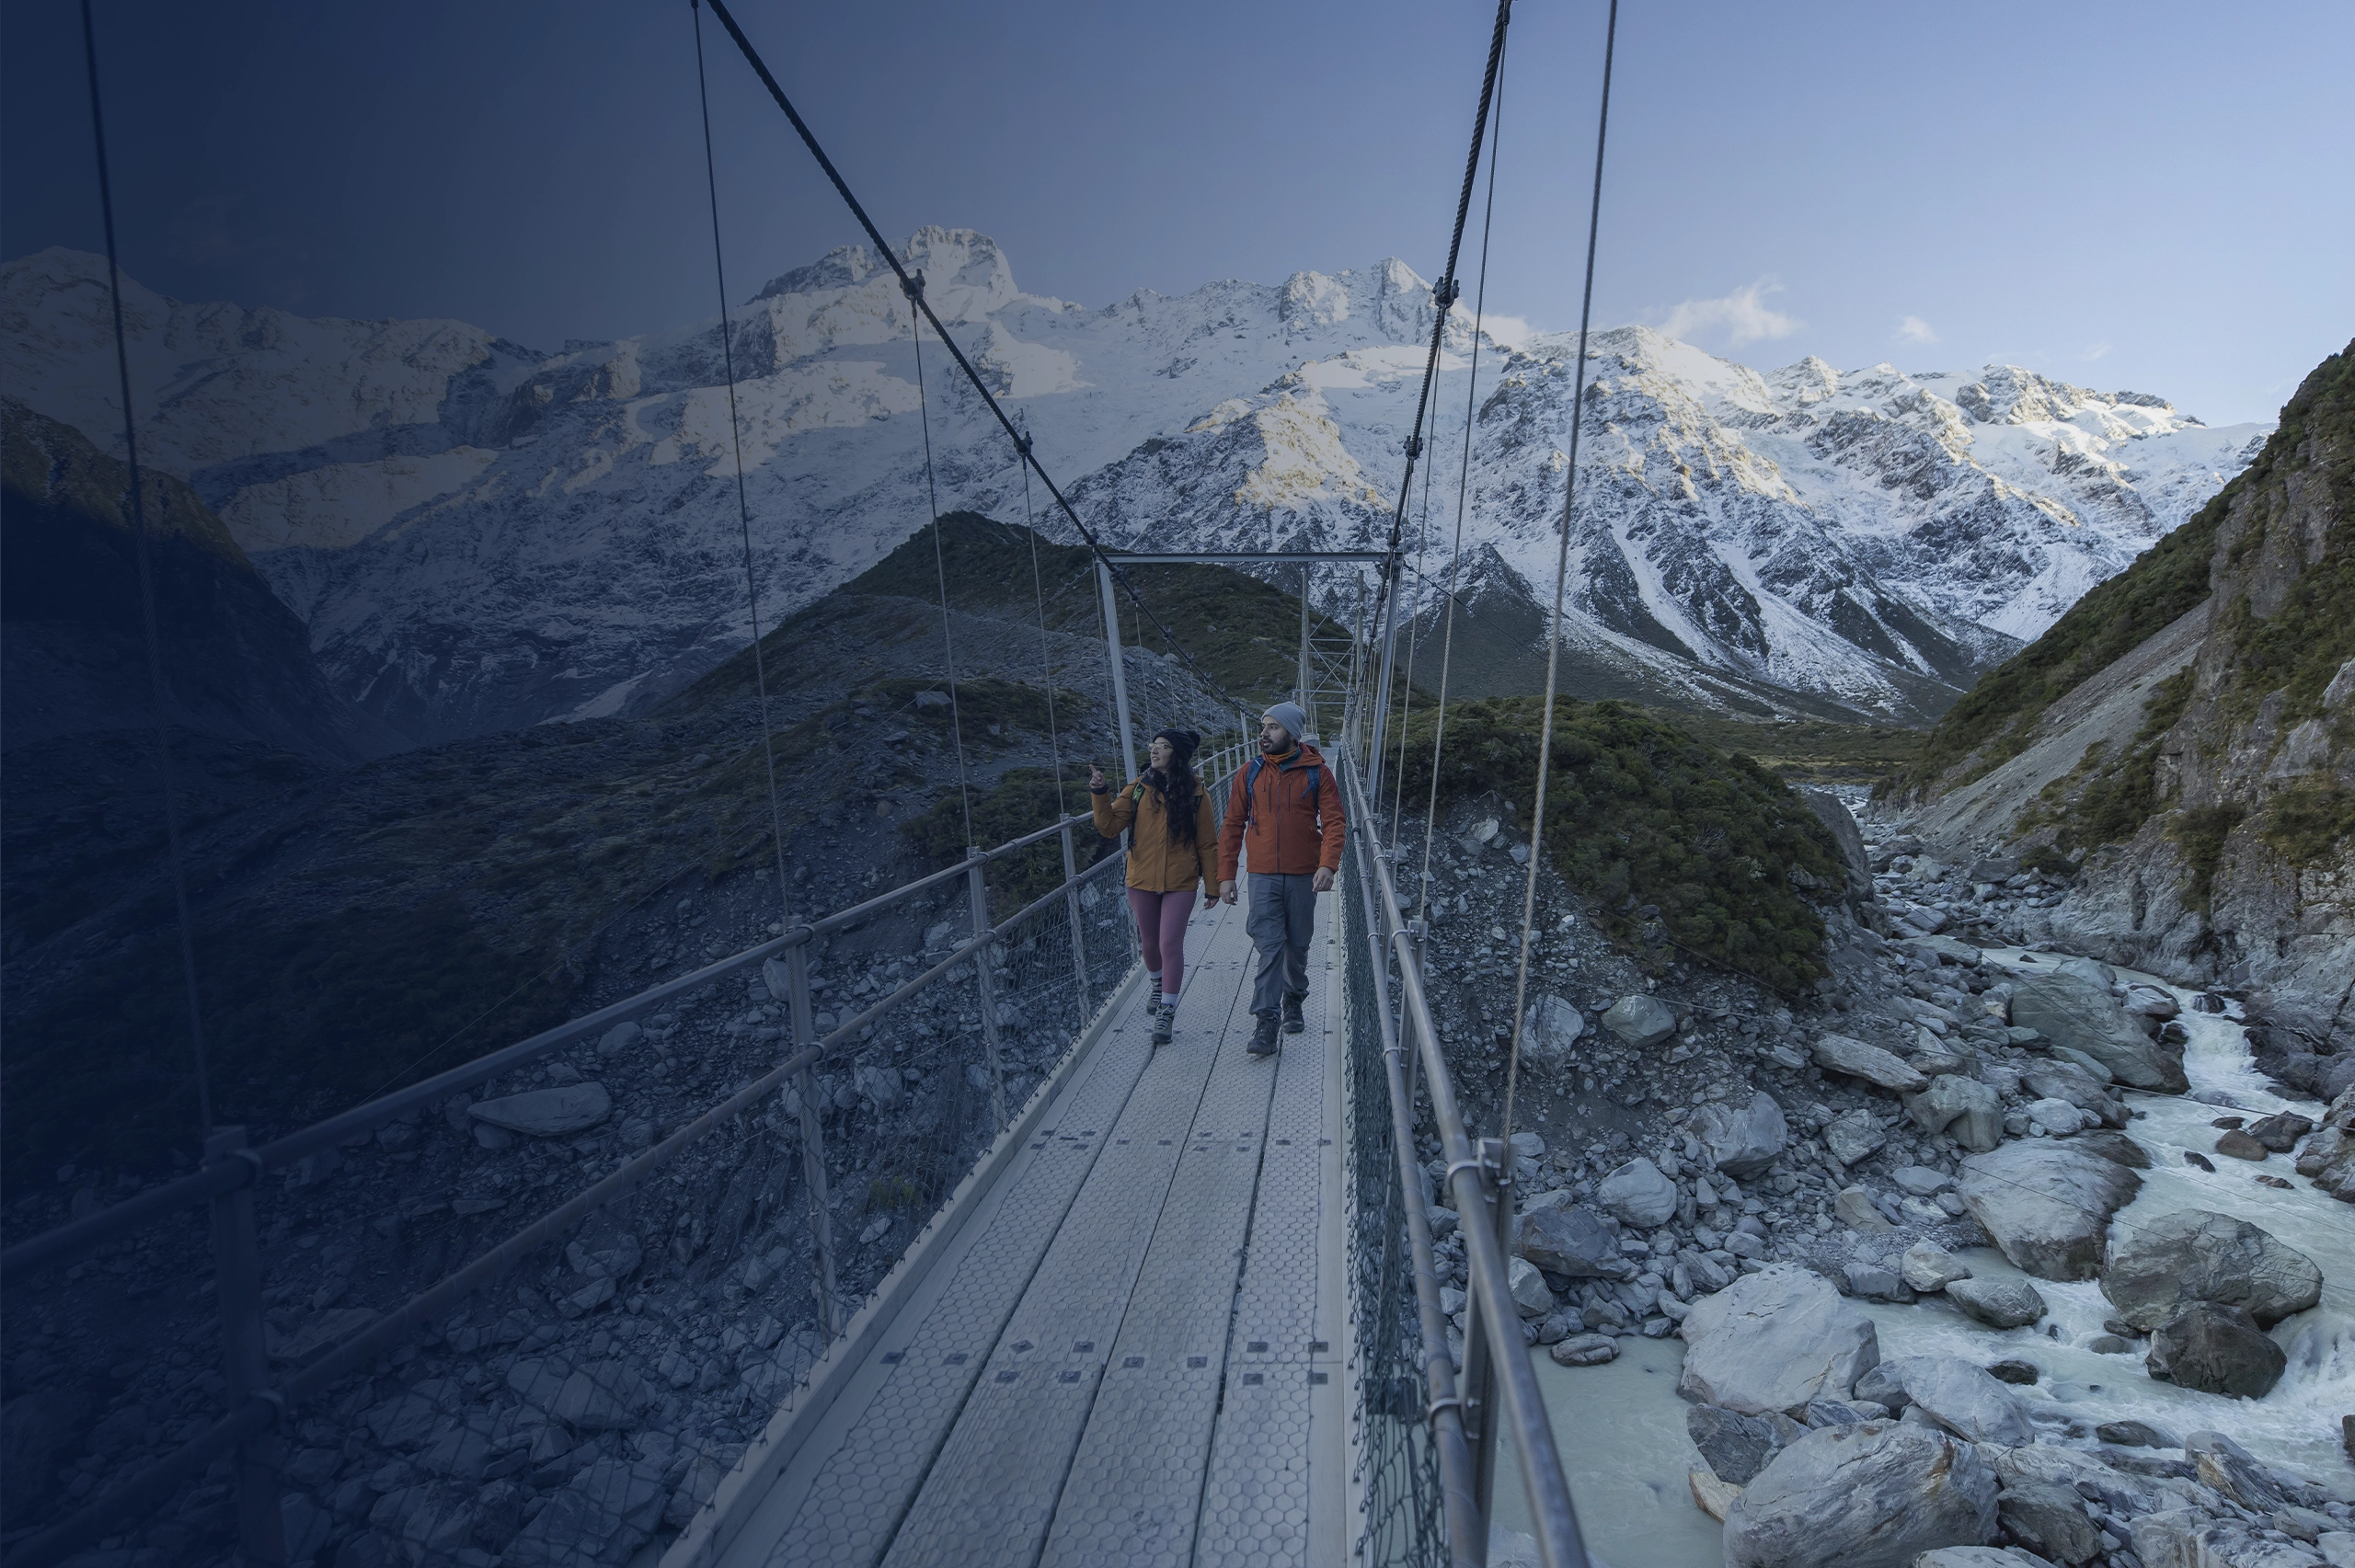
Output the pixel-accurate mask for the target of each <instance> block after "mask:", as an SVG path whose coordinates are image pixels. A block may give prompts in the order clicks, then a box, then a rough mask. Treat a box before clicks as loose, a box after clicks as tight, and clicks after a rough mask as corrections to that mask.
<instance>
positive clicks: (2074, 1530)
mask: <svg viewBox="0 0 2355 1568" xmlns="http://www.w3.org/2000/svg"><path fill="white" fill-rule="evenodd" d="M1995 1512H1996V1516H1997V1517H1999V1518H2001V1519H2002V1520H2003V1522H2004V1528H2005V1529H2006V1530H2008V1531H2010V1532H2011V1536H2012V1539H2014V1540H2016V1541H2017V1542H2019V1543H2020V1544H2021V1545H2022V1546H2025V1547H2027V1548H2028V1550H2029V1551H2033V1552H2037V1553H2039V1555H2041V1556H2044V1557H2048V1558H2051V1560H2052V1561H2054V1562H2067V1563H2070V1564H2073V1565H2074V1564H2075V1563H2079V1562H2092V1561H2093V1560H2094V1559H2095V1558H2097V1557H2098V1556H2100V1555H2101V1532H2100V1531H2099V1530H2097V1529H2096V1528H2094V1522H2093V1520H2092V1519H2090V1518H2088V1517H2087V1516H2085V1503H2084V1501H2083V1500H2082V1499H2080V1498H2079V1497H2078V1495H2077V1494H2076V1493H2075V1492H2074V1491H2073V1490H2072V1489H2070V1488H2069V1487H2066V1486H2062V1485H2058V1484H2056V1483H2054V1482H2049V1481H2030V1482H2021V1483H2019V1484H2018V1485H2016V1486H2006V1487H2005V1488H2004V1491H2003V1494H2002V1495H2001V1496H1999V1497H1998V1498H1996V1500H1995Z"/></svg>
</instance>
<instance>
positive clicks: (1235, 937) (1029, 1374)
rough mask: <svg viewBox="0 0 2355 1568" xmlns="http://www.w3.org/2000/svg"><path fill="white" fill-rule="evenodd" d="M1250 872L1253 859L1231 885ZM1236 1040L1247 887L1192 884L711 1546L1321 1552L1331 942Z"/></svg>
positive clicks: (804, 1559) (880, 1556) (1327, 1342)
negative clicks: (1259, 1053)
mask: <svg viewBox="0 0 2355 1568" xmlns="http://www.w3.org/2000/svg"><path fill="white" fill-rule="evenodd" d="M1246 897H1247V887H1246ZM1333 898H1334V896H1333V895H1330V894H1327V895H1326V896H1325V897H1324V898H1320V899H1318V900H1317V903H1318V910H1317V931H1316V941H1315V946H1314V947H1313V948H1312V950H1311V967H1310V996H1309V1000H1308V1003H1307V1008H1306V1014H1307V1022H1308V1029H1307V1032H1306V1033H1304V1034H1302V1035H1297V1036H1284V1037H1283V1049H1282V1050H1281V1052H1280V1053H1279V1054H1278V1055H1277V1057H1276V1058H1275V1059H1272V1060H1269V1059H1259V1058H1255V1057H1252V1056H1251V1055H1249V1054H1248V1052H1247V1051H1246V1045H1247V1043H1248V1041H1249V1038H1250V1033H1251V1025H1252V1018H1251V1013H1250V1011H1249V1008H1250V974H1251V969H1252V967H1253V964H1254V954H1253V952H1252V948H1251V945H1250V943H1249V940H1248V938H1247V937H1246V934H1245V931H1244V923H1245V912H1246V907H1247V906H1243V907H1236V908H1233V909H1229V908H1225V907H1222V906H1215V905H1213V906H1212V907H1211V908H1210V909H1207V910H1198V911H1197V913H1196V916H1195V919H1194V921H1193V923H1192V925H1191V927H1190V928H1189V932H1188V936H1187V946H1188V949H1189V957H1190V958H1191V972H1190V973H1189V977H1188V980H1187V985H1186V990H1185V994H1184V995H1183V997H1182V998H1181V999H1180V1001H1179V1003H1178V1010H1177V1037H1176V1039H1175V1040H1174V1041H1173V1042H1172V1043H1171V1044H1169V1045H1167V1046H1165V1047H1160V1048H1158V1049H1155V1048H1154V1047H1153V1046H1152V1045H1151V1043H1150V1033H1151V1027H1152V1021H1151V1018H1150V1016H1149V1013H1148V1012H1147V1009H1146V1005H1145V998H1144V995H1143V990H1142V989H1141V988H1137V989H1132V990H1131V991H1129V992H1128V993H1127V994H1126V995H1125V996H1124V997H1123V998H1122V999H1121V1000H1120V1001H1118V1002H1116V1003H1115V1007H1116V1008H1117V1009H1118V1011H1117V1012H1116V1013H1115V1014H1114V1016H1113V1018H1112V1019H1111V1020H1110V1023H1109V1027H1107V1028H1105V1029H1103V1030H1101V1031H1100V1032H1099V1033H1098V1034H1097V1036H1096V1037H1095V1038H1094V1040H1093V1041H1092V1042H1091V1043H1090V1044H1088V1045H1086V1047H1084V1055H1083V1058H1082V1059H1080V1060H1078V1061H1077V1062H1076V1063H1075V1064H1074V1067H1073V1070H1072V1072H1071V1075H1070V1077H1069V1078H1068V1079H1067V1080H1066V1081H1065V1082H1064V1084H1063V1089H1062V1091H1061V1093H1060V1094H1059V1096H1058V1098H1057V1099H1056V1100H1055V1102H1054V1103H1053V1104H1051V1106H1050V1107H1049V1108H1048V1109H1047V1111H1046V1113H1045V1114H1044V1116H1042V1117H1041V1120H1040V1126H1039V1127H1037V1129H1036V1130H1035V1132H1034V1133H1033V1134H1032V1135H1031V1136H1029V1137H1028V1139H1026V1140H1025V1141H1024V1142H1023V1143H1022V1144H1020V1145H1019V1146H1017V1148H1015V1149H1014V1150H1012V1151H1011V1153H1010V1157H1008V1158H1006V1159H1005V1160H1004V1161H1003V1162H1002V1163H1001V1165H1000V1168H999V1169H998V1170H997V1171H996V1172H995V1173H994V1175H993V1176H992V1177H991V1179H990V1182H989V1185H988V1186H987V1187H986V1189H985V1190H983V1192H982V1196H981V1197H980V1199H979V1201H978V1202H977V1203H976V1204H975V1205H974V1206H973V1207H972V1208H971V1210H970V1211H969V1213H968V1216H967V1218H966V1219H965V1220H964V1223H963V1224H962V1226H961V1227H960V1228H959V1230H958V1231H957V1232H956V1233H955V1234H954V1235H953V1236H952V1237H950V1238H948V1241H947V1243H946V1245H945V1247H944V1248H943V1250H942V1252H941V1253H940V1255H939V1256H938V1258H937V1260H936V1262H935V1263H934V1265H932V1266H931V1267H930V1268H929V1269H928V1270H927V1271H926V1272H925V1276H924V1277H923V1279H922V1280H921V1282H919V1283H917V1284H916V1285H914V1286H913V1288H911V1289H910V1290H909V1291H908V1293H907V1299H906V1300H905V1301H904V1302H902V1304H901V1305H900V1306H899V1307H898V1309H897V1310H896V1311H895V1313H894V1314H893V1316H892V1318H891V1321H890V1323H889V1325H888V1326H887V1327H886V1328H884V1329H883V1331H882V1332H881V1333H879V1334H876V1335H873V1336H870V1339H869V1345H868V1350H867V1355H866V1356H865V1358H864V1360H863V1361H861V1362H859V1363H858V1364H857V1365H856V1368H850V1367H845V1368H844V1369H843V1380H842V1383H841V1391H840V1392H839V1393H838V1394H837V1395H836V1396H835V1397H834V1399H833V1402H832V1403H831V1404H829V1405H828V1406H827V1407H826V1411H825V1414H824V1416H823V1417H822V1419H821V1420H820V1421H818V1422H817V1423H816V1424H815V1425H813V1426H812V1427H811V1428H810V1431H809V1433H808V1435H807V1436H805V1437H803V1438H801V1439H800V1440H799V1442H798V1447H797V1448H795V1450H794V1452H793V1453H792V1455H791V1457H790V1458H789V1459H787V1460H786V1461H785V1462H784V1463H783V1465H782V1467H781V1468H780V1469H779V1470H777V1471H776V1472H775V1481H774V1482H771V1483H769V1484H768V1485H767V1487H766V1489H765V1491H764V1493H763V1494H761V1495H760V1496H759V1497H757V1498H756V1499H755V1498H743V1499H741V1500H739V1501H738V1502H737V1504H736V1507H737V1508H738V1509H740V1510H741V1521H742V1522H741V1526H740V1527H739V1528H736V1529H735V1530H734V1531H733V1533H732V1537H731V1539H729V1541H728V1543H727V1544H726V1545H725V1546H723V1547H722V1548H721V1550H720V1552H719V1555H718V1562H719V1563H721V1564H723V1565H724V1568H801V1565H807V1564H829V1565H833V1564H841V1565H845V1568H848V1565H857V1568H870V1565H875V1564H882V1565H885V1568H919V1565H940V1568H949V1565H955V1568H994V1565H998V1564H1005V1565H1009V1568H1013V1565H1018V1568H1032V1565H1033V1564H1038V1565H1041V1568H1062V1565H1077V1564H1098V1563H1139V1564H1143V1563H1155V1564H1161V1563H1166V1564H1173V1565H1182V1564H1193V1563H1199V1564H1204V1565H1210V1564H1224V1563H1252V1564H1269V1565H1294V1568H1311V1565H1312V1564H1314V1565H1316V1568H1325V1565H1328V1564H1331V1565H1338V1563H1339V1562H1341V1561H1342V1558H1343V1555H1344V1553H1345V1551H1346V1550H1347V1545H1348V1542H1349V1539H1350V1534H1351V1531H1350V1526H1349V1522H1348V1518H1347V1516H1346V1508H1347V1498H1346V1486H1345V1481H1346V1473H1347V1466H1348V1463H1349V1434H1348V1431H1347V1421H1348V1414H1347V1406H1346V1403H1345V1398H1344V1396H1345V1379H1344V1378H1343V1375H1342V1351H1343V1333H1344V1331H1345V1325H1344V1320H1345V1318H1346V1315H1347V1305H1346V1304H1347V1289H1346V1244H1347V1243H1346V1237H1345V1233H1344V1226H1343V1214H1342V1208H1343V1192H1342V1165H1341V1155H1342V1139H1341V1097H1340V1096H1341V1088H1340V1085H1341V1078H1340V1051H1339V1047H1338V1040H1339V1036H1338V1032H1337V1029H1336V1022H1337V1020H1336V1014H1337V1013H1338V980H1339V969H1338V949H1337V948H1336V947H1335V945H1334V932H1333V930H1332V923H1333V909H1332V905H1333Z"/></svg>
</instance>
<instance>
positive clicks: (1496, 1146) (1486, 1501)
mask: <svg viewBox="0 0 2355 1568" xmlns="http://www.w3.org/2000/svg"><path fill="white" fill-rule="evenodd" d="M1474 1150H1475V1158H1476V1159H1477V1160H1478V1161H1479V1162H1480V1170H1479V1175H1480V1195H1481V1200H1482V1201H1483V1202H1484V1203H1486V1204H1487V1205H1488V1212H1487V1213H1486V1214H1466V1215H1465V1216H1464V1217H1463V1220H1462V1222H1463V1223H1464V1224H1465V1225H1485V1226H1487V1227H1488V1230H1490V1232H1491V1233H1493V1234H1494V1235H1495V1236H1496V1238H1497V1250H1498V1253H1499V1255H1501V1256H1505V1257H1510V1256H1511V1236H1510V1235H1508V1234H1507V1231H1508V1230H1509V1229H1510V1226H1511V1210H1510V1209H1509V1208H1508V1207H1507V1201H1506V1200H1507V1189H1506V1188H1505V1187H1504V1186H1503V1185H1501V1184H1500V1183H1499V1181H1498V1179H1497V1177H1498V1173H1499V1171H1500V1170H1501V1169H1502V1168H1503V1166H1502V1162H1503V1159H1504V1144H1503V1142H1502V1140H1500V1139H1494V1138H1484V1139H1480V1140H1479V1142H1478V1143H1477V1144H1476V1145H1475V1146H1474ZM1475 1299H1476V1298H1475ZM1477 1315H1478V1309H1477V1308H1474V1309H1473V1310H1472V1316H1471V1317H1467V1318H1466V1319H1465V1322H1466V1323H1470V1322H1473V1319H1474V1318H1475V1317H1476V1316H1477ZM1479 1326H1481V1327H1482V1328H1483V1329H1484V1330H1485V1331H1486V1332H1485V1333H1483V1334H1482V1335H1481V1338H1480V1343H1479V1347H1478V1348H1477V1349H1475V1348H1474V1346H1473V1344H1472V1342H1471V1339H1470V1336H1469V1335H1467V1336H1466V1337H1465V1345H1464V1361H1465V1368H1464V1415H1465V1422H1466V1423H1467V1424H1468V1425H1470V1426H1471V1428H1472V1432H1471V1436H1472V1438H1473V1447H1472V1495H1473V1496H1474V1497H1475V1498H1476V1499H1477V1500H1478V1503H1479V1507H1480V1516H1481V1517H1482V1518H1484V1519H1486V1518H1490V1517H1493V1516H1494V1515H1495V1512H1496V1510H1495V1507H1494V1501H1495V1498H1496V1492H1497V1456H1498V1454H1499V1452H1500V1451H1501V1450H1502V1449H1503V1448H1504V1443H1503V1441H1502V1439H1503V1437H1504V1412H1503V1411H1502V1410H1501V1409H1500V1408H1499V1406H1498V1404H1497V1402H1496V1400H1495V1399H1494V1398H1493V1397H1492V1396H1493V1394H1494V1392H1495V1385H1496V1375H1497V1357H1498V1350H1497V1349H1496V1348H1493V1347H1492V1346H1491V1345H1490V1343H1489V1339H1488V1336H1489V1335H1491V1334H1493V1335H1495V1336H1496V1338H1497V1340H1498V1341H1499V1342H1501V1341H1502V1340H1503V1338H1504V1336H1505V1335H1506V1334H1512V1335H1514V1336H1515V1337H1518V1336H1519V1335H1520V1333H1521V1320H1520V1319H1519V1318H1518V1317H1514V1318H1511V1319H1508V1320H1507V1321H1505V1322H1492V1323H1484V1324H1481V1325H1479Z"/></svg>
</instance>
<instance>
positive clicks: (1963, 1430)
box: [1856, 1356, 2036, 1448]
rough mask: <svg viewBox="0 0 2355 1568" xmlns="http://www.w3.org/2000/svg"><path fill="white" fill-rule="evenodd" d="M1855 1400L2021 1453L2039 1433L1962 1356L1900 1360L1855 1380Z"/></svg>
mask: <svg viewBox="0 0 2355 1568" xmlns="http://www.w3.org/2000/svg"><path fill="white" fill-rule="evenodd" d="M1856 1397H1857V1398H1858V1399H1862V1400H1872V1401H1875V1402H1878V1403H1881V1404H1885V1405H1887V1406H1888V1407H1889V1408H1890V1410H1892V1411H1898V1410H1902V1409H1904V1408H1905V1407H1906V1406H1907V1405H1909V1404H1913V1405H1919V1406H1920V1407H1921V1408H1922V1410H1923V1412H1924V1413H1926V1414H1928V1415H1930V1416H1933V1417H1935V1418H1936V1421H1937V1423H1938V1424H1939V1425H1942V1426H1944V1427H1946V1428H1947V1430H1948V1431H1950V1432H1952V1433H1954V1434H1955V1435H1956V1436H1959V1437H1966V1438H1969V1439H1970V1441H1971V1442H1974V1443H1996V1444H2000V1445H2002V1446H2003V1447H2005V1448H2017V1447H2018V1446H2019V1445H2020V1444H2022V1443H2027V1442H2032V1441H2034V1440H2035V1437H2036V1429H2035V1427H2033V1426H2031V1425H2029V1424H2028V1412H2027V1410H2026V1409H2025V1408H2023V1407H2022V1406H2021V1404H2020V1402H2019V1398H2018V1396H2017V1395H2016V1394H2014V1393H2013V1392H2012V1391H2010V1390H2009V1389H2007V1388H2005V1386H2004V1385H2003V1384H2001V1383H1999V1382H1997V1381H1996V1380H1995V1379H1993V1378H1991V1377H1989V1376H1988V1375H1987V1374H1986V1373H1985V1372H1984V1371H1982V1370H1981V1369H1980V1368H1976V1367H1974V1366H1972V1365H1971V1364H1970V1362H1968V1361H1965V1360H1963V1359H1962V1358H1961V1357H1960V1356H1892V1357H1891V1358H1890V1359H1889V1360H1887V1361H1884V1362H1882V1363H1881V1364H1880V1365H1879V1366H1878V1367H1875V1368H1873V1369H1872V1370H1870V1371H1869V1372H1867V1373H1866V1374H1865V1375H1864V1376H1862V1377H1860V1378H1858V1379H1856Z"/></svg>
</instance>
